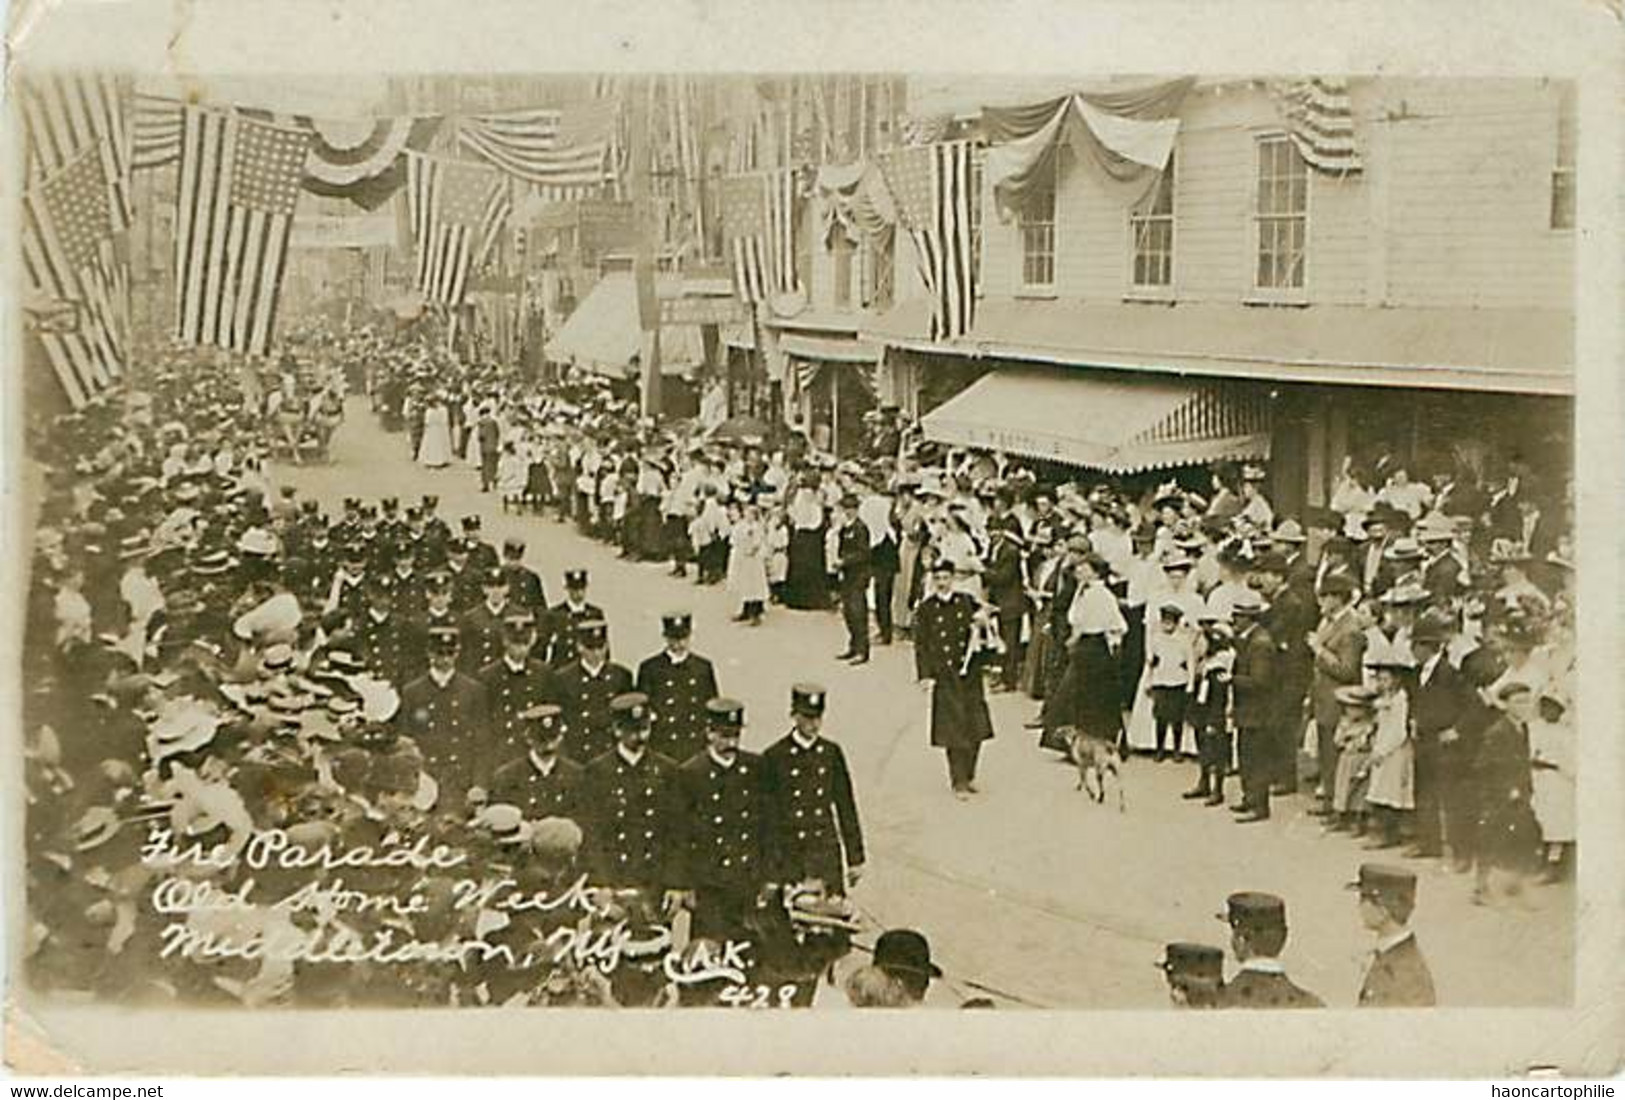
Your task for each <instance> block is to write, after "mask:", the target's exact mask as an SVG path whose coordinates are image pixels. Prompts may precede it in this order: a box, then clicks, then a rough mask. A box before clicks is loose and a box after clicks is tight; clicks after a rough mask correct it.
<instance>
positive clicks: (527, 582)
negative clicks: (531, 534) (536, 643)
mask: <svg viewBox="0 0 1625 1100" xmlns="http://www.w3.org/2000/svg"><path fill="white" fill-rule="evenodd" d="M502 573H503V576H505V577H507V578H508V599H509V600H511V601H512V602H513V603H514V604H516V605H517V606H519V607H522V608H524V609H525V610H526V611H529V612H530V613H531V614H533V615H535V616H537V617H538V618H540V617H541V616H542V615H543V614H545V613H546V611H547V593H546V591H545V590H544V589H543V587H542V578H541V577H540V576H539V575H538V574H537V572H536V570H534V569H532V568H530V567H529V566H528V565H526V564H525V540H524V539H515V538H510V539H506V540H504V542H503V543H502Z"/></svg>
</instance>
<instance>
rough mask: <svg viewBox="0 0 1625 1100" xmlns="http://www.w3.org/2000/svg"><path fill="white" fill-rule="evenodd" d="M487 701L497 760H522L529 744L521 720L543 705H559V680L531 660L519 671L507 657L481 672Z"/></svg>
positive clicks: (545, 667)
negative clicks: (523, 715)
mask: <svg viewBox="0 0 1625 1100" xmlns="http://www.w3.org/2000/svg"><path fill="white" fill-rule="evenodd" d="M479 681H480V683H482V684H484V685H485V695H486V701H487V703H488V704H489V706H490V709H491V747H492V750H493V751H494V752H495V753H496V758H497V759H498V760H513V759H515V758H518V757H522V756H524V754H525V750H526V749H527V748H528V747H529V743H528V742H527V740H526V738H525V723H524V721H523V720H522V719H521V718H520V717H519V716H520V715H521V714H523V713H524V712H525V711H527V710H529V709H530V708H531V707H534V706H537V705H538V704H541V703H557V702H558V701H559V683H558V678H557V677H556V676H555V675H554V674H553V670H552V669H550V668H548V667H547V666H546V665H544V664H542V663H541V662H540V661H536V660H529V661H526V662H524V663H523V664H522V665H520V666H519V669H518V671H515V670H514V667H513V666H512V665H510V664H509V663H508V659H507V657H506V656H502V657H499V658H497V659H496V660H495V661H492V662H491V663H490V664H488V665H486V666H485V667H484V668H482V669H480V674H479Z"/></svg>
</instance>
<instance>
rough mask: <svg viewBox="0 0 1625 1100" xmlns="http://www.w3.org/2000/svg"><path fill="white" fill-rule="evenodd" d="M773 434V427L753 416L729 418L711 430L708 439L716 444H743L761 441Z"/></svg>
mask: <svg viewBox="0 0 1625 1100" xmlns="http://www.w3.org/2000/svg"><path fill="white" fill-rule="evenodd" d="M772 434H773V427H772V425H770V424H769V423H768V422H767V421H765V420H758V419H757V418H756V417H754V416H731V417H729V418H728V419H727V420H724V421H723V422H722V423H720V424H718V425H717V426H716V427H715V428H712V429H711V432H710V435H709V436H708V438H710V439H711V440H713V441H715V442H718V443H743V442H745V441H747V440H752V439H754V440H758V441H759V440H763V439H766V438H767V437H768V436H769V435H772Z"/></svg>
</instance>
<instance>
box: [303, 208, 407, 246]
mask: <svg viewBox="0 0 1625 1100" xmlns="http://www.w3.org/2000/svg"><path fill="white" fill-rule="evenodd" d="M396 230H397V225H396V219H395V214H394V212H393V211H391V210H384V211H382V212H381V213H377V214H362V215H347V214H305V215H298V216H295V218H294V219H293V234H292V236H290V237H289V238H288V244H289V246H290V247H292V248H374V247H385V248H392V247H394V245H395V242H396Z"/></svg>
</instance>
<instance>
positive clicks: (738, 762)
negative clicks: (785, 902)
mask: <svg viewBox="0 0 1625 1100" xmlns="http://www.w3.org/2000/svg"><path fill="white" fill-rule="evenodd" d="M764 778H765V773H764V770H763V767H762V758H761V757H760V756H758V755H757V754H755V753H751V752H740V753H739V754H738V755H737V756H736V757H735V758H734V761H733V763H732V764H730V765H728V766H726V767H725V766H723V765H722V764H719V763H718V762H717V760H716V758H715V757H713V756H712V755H711V753H710V752H709V751H705V752H700V753H696V754H695V755H694V756H693V757H692V758H690V759H689V760H688V761H687V762H686V763H684V764H683V765H682V767H681V768H680V769H678V773H677V790H678V804H679V806H680V808H681V818H680V820H681V821H682V822H683V825H684V833H683V839H682V844H681V848H680V851H679V857H680V863H679V868H680V881H681V882H682V884H683V887H684V888H685V889H688V890H693V891H694V892H695V895H696V897H695V908H694V931H693V934H694V935H695V936H708V937H711V938H716V939H726V938H729V937H730V935H731V936H732V937H733V938H739V937H740V936H741V935H742V934H743V933H744V921H745V916H746V914H747V913H748V912H749V911H750V909H749V907H750V906H752V905H754V904H755V898H756V895H757V893H758V892H760V890H761V888H762V884H763V883H764V882H766V881H767V869H766V867H765V865H764V860H763V846H762V844H763V833H764V828H765V824H766V820H765V809H766V800H765V799H764V797H763V790H764V788H763V780H764Z"/></svg>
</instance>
